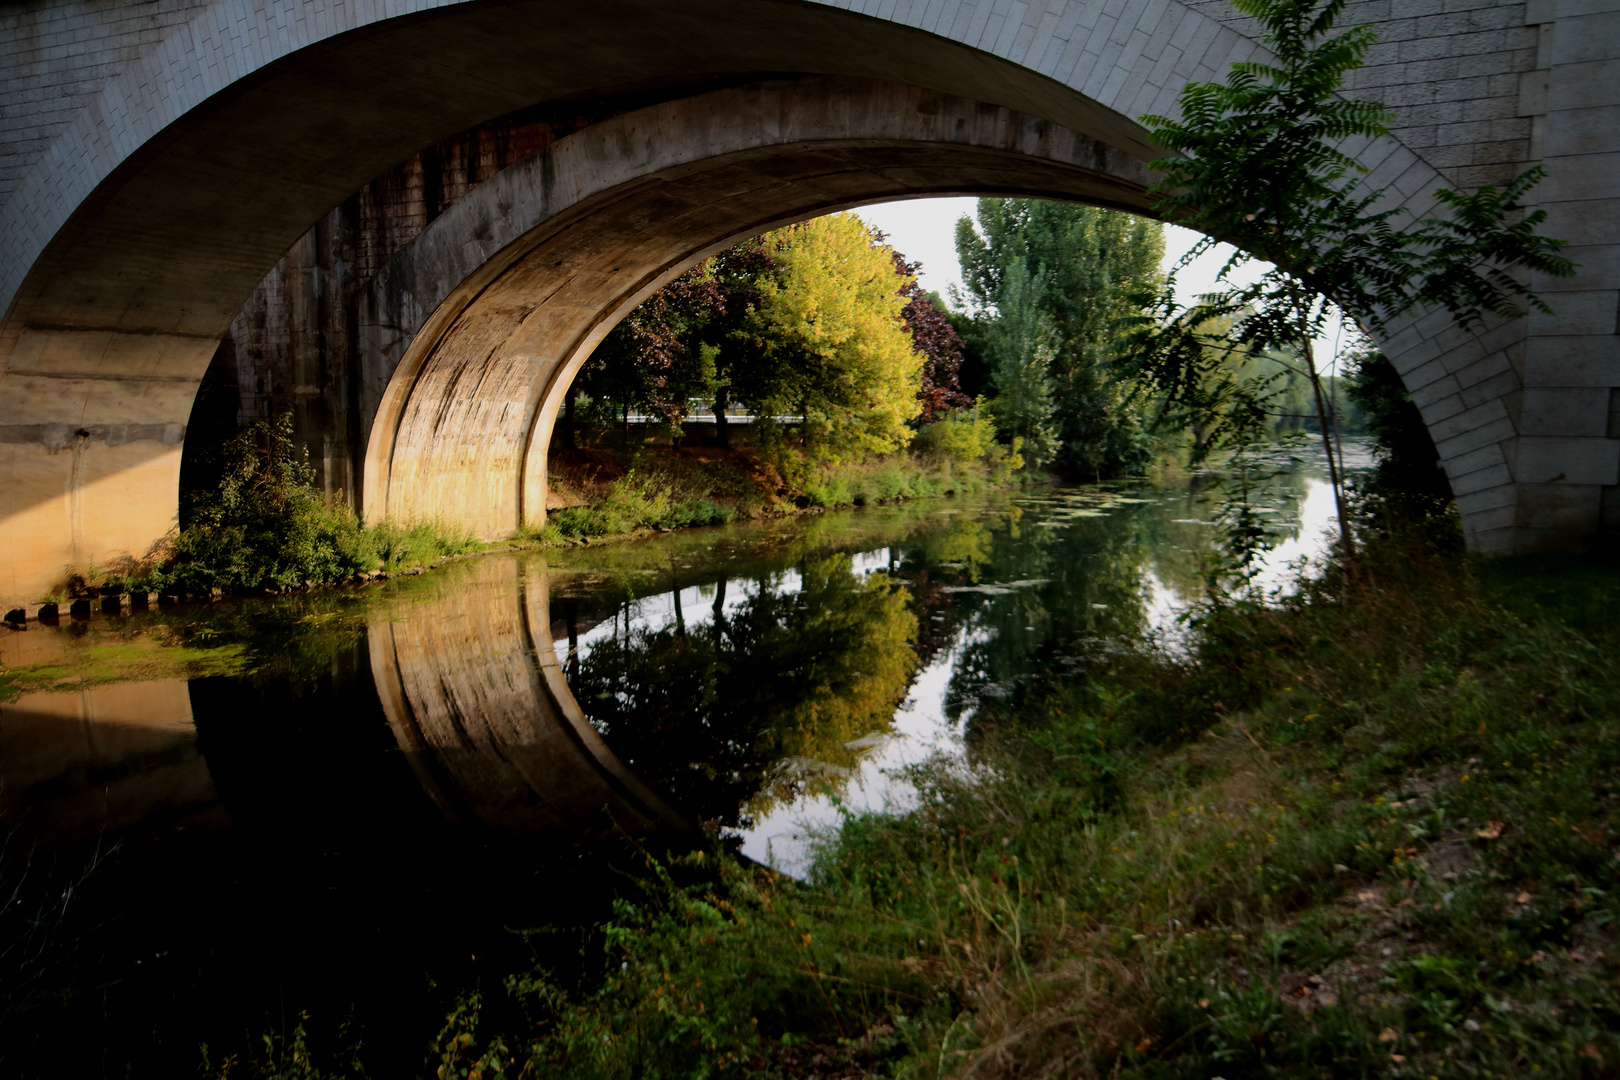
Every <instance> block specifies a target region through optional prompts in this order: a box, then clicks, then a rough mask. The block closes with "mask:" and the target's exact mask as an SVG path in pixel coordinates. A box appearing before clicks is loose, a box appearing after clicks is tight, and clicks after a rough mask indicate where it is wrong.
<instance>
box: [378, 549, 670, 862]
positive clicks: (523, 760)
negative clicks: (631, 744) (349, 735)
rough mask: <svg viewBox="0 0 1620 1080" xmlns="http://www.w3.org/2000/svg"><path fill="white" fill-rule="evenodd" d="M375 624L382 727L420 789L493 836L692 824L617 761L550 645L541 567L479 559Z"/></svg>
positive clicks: (464, 823) (665, 828)
mask: <svg viewBox="0 0 1620 1080" xmlns="http://www.w3.org/2000/svg"><path fill="white" fill-rule="evenodd" d="M435 584H436V585H438V586H439V587H438V588H436V589H431V588H430V589H427V590H422V591H420V592H415V593H414V595H413V596H412V598H411V599H410V600H409V601H408V602H406V603H403V604H401V605H400V606H399V607H397V608H395V609H393V610H392V611H391V612H390V613H389V616H388V621H386V622H383V621H377V622H374V623H373V624H372V626H371V628H370V633H369V640H370V650H371V668H372V674H373V676H374V677H375V679H376V683H377V693H378V696H379V698H380V699H381V701H382V706H383V712H384V713H385V714H386V715H387V717H388V723H389V726H390V727H391V728H392V729H393V732H394V737H395V738H396V739H397V740H398V742H399V745H400V747H401V749H403V750H404V751H405V753H406V755H407V757H408V758H409V760H410V762H411V766H412V768H414V769H415V770H416V774H417V776H418V778H419V779H420V780H421V782H422V785H423V787H424V788H426V790H427V792H428V794H429V795H430V796H432V798H433V799H434V801H435V802H436V803H437V804H438V805H439V807H440V809H441V810H443V811H444V813H445V814H446V815H448V816H449V817H450V818H452V819H453V820H455V821H456V822H457V823H458V824H460V825H462V826H463V827H464V828H467V829H469V830H472V831H474V832H480V833H484V834H492V835H494V836H496V837H505V838H509V837H518V836H524V835H529V834H535V833H548V832H568V833H573V834H576V835H577V834H579V833H581V832H587V833H588V832H591V831H606V830H609V829H613V828H620V829H624V830H626V831H629V832H633V833H638V834H645V833H669V834H679V833H686V832H690V831H691V830H692V823H691V820H690V819H689V818H686V817H683V816H682V815H681V814H680V813H678V812H677V811H676V810H674V809H673V808H671V807H670V806H669V805H668V804H666V803H665V802H664V800H663V799H662V798H660V797H659V796H658V795H657V794H656V793H655V792H654V791H652V789H651V788H649V787H648V786H647V785H646V784H644V783H643V782H642V781H641V780H640V779H638V778H637V777H636V776H635V775H634V774H633V773H632V772H631V771H630V770H629V769H628V768H626V767H625V765H624V764H623V763H622V762H621V761H620V760H619V759H618V758H617V757H615V756H614V754H613V752H612V750H610V749H609V748H608V746H607V744H606V743H605V742H603V740H602V738H601V736H600V735H598V734H597V732H596V731H595V729H593V728H592V727H591V725H590V723H589V722H588V721H587V720H586V719H585V715H584V713H583V711H582V710H581V709H580V707H579V703H578V702H577V701H576V700H575V699H574V695H573V694H572V693H571V692H570V691H569V689H568V685H567V683H566V681H565V680H564V679H563V675H562V671H561V669H560V668H559V666H558V661H557V656H556V653H555V652H554V651H553V649H552V645H551V640H552V639H551V635H550V626H551V617H550V583H549V581H548V579H547V574H546V571H545V568H544V565H543V564H528V565H525V564H524V563H522V562H520V561H519V560H517V559H514V558H501V557H495V558H485V559H479V560H476V561H475V562H474V563H473V564H472V565H469V566H468V567H467V568H466V571H465V573H463V574H459V575H456V576H455V578H454V580H449V581H445V582H436V583H435Z"/></svg>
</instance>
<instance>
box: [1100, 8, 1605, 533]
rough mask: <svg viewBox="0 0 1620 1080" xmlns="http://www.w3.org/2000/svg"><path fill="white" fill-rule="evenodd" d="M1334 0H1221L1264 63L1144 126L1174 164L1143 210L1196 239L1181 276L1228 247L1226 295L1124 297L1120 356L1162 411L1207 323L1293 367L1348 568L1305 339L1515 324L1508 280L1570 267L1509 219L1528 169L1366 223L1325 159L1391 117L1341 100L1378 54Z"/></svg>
mask: <svg viewBox="0 0 1620 1080" xmlns="http://www.w3.org/2000/svg"><path fill="white" fill-rule="evenodd" d="M1344 2H1345V0H1233V6H1234V7H1236V8H1237V9H1238V10H1239V11H1241V12H1243V13H1244V14H1246V15H1249V16H1251V17H1252V18H1254V19H1256V20H1257V21H1258V22H1259V23H1260V25H1261V27H1262V29H1263V30H1264V40H1265V43H1266V45H1267V46H1268V47H1269V48H1270V49H1271V50H1272V52H1273V53H1274V54H1275V55H1276V58H1277V60H1276V62H1275V63H1261V62H1245V63H1238V64H1234V65H1232V69H1231V71H1230V72H1229V74H1228V75H1227V78H1226V81H1225V82H1224V83H1192V84H1190V85H1188V86H1187V88H1186V89H1185V90H1183V91H1182V94H1181V97H1180V99H1179V100H1180V106H1181V118H1180V119H1179V120H1170V119H1167V118H1165V117H1157V116H1149V117H1144V118H1143V119H1144V123H1146V124H1147V125H1148V127H1149V130H1150V131H1151V132H1152V133H1153V136H1154V137H1155V138H1156V139H1157V140H1158V141H1159V142H1160V143H1161V144H1163V145H1164V146H1167V147H1169V148H1170V149H1171V150H1172V151H1173V152H1174V156H1171V157H1167V158H1165V159H1163V160H1161V161H1157V162H1155V163H1154V168H1156V169H1158V170H1159V171H1160V172H1161V174H1162V176H1161V179H1160V181H1159V183H1158V184H1156V185H1155V186H1154V188H1153V189H1152V190H1153V192H1154V193H1155V194H1157V195H1158V200H1157V201H1156V202H1155V204H1154V208H1155V211H1156V212H1157V213H1158V214H1159V215H1160V216H1161V217H1163V218H1164V219H1165V220H1169V221H1175V222H1177V223H1179V224H1182V225H1186V226H1188V227H1189V228H1194V229H1197V230H1199V231H1201V232H1203V233H1204V234H1206V236H1207V237H1209V239H1208V240H1206V241H1204V242H1203V243H1201V244H1199V245H1197V246H1195V247H1194V248H1193V250H1192V251H1190V252H1189V253H1188V255H1187V256H1186V257H1185V258H1184V260H1183V263H1182V265H1185V264H1186V263H1187V262H1190V261H1191V260H1192V259H1194V258H1196V257H1198V256H1199V255H1201V254H1203V252H1204V251H1205V250H1208V248H1209V246H1210V245H1212V244H1213V243H1215V242H1217V241H1226V242H1229V243H1232V244H1234V245H1235V246H1236V247H1237V249H1238V250H1237V253H1236V254H1235V255H1233V257H1232V258H1231V260H1229V261H1228V263H1227V264H1226V266H1225V268H1223V270H1222V272H1221V275H1220V280H1221V283H1222V285H1223V288H1222V289H1220V290H1219V291H1217V292H1214V293H1210V294H1207V295H1205V296H1202V297H1200V298H1199V301H1198V302H1197V303H1195V304H1193V305H1190V306H1185V305H1182V304H1180V303H1179V302H1178V301H1177V300H1176V298H1175V290H1174V274H1172V275H1171V276H1170V279H1169V280H1168V281H1167V282H1166V283H1165V286H1164V287H1163V288H1162V289H1160V290H1158V292H1157V293H1156V294H1154V293H1150V292H1147V291H1142V292H1139V293H1137V294H1136V296H1135V299H1136V301H1137V302H1138V303H1140V304H1141V305H1143V306H1144V307H1145V308H1147V309H1148V314H1146V315H1142V316H1134V317H1127V318H1126V319H1125V320H1122V322H1123V324H1124V325H1126V326H1127V327H1129V328H1130V329H1131V332H1130V333H1128V334H1127V335H1126V336H1125V338H1124V339H1123V341H1122V345H1123V349H1122V352H1123V353H1124V355H1126V356H1128V357H1131V358H1132V359H1133V360H1134V362H1135V364H1136V366H1137V370H1138V372H1139V374H1140V375H1141V377H1142V378H1143V379H1144V381H1145V382H1146V383H1147V384H1148V385H1149V386H1151V387H1152V388H1154V389H1155V390H1157V391H1158V392H1159V393H1161V394H1163V395H1164V396H1165V397H1166V399H1167V400H1169V401H1171V402H1175V403H1182V404H1187V405H1192V406H1194V407H1196V403H1197V397H1198V395H1199V393H1200V391H1199V389H1198V388H1199V386H1200V384H1201V382H1202V381H1203V380H1204V378H1205V377H1206V375H1207V374H1208V372H1209V370H1210V364H1211V359H1210V353H1209V350H1208V349H1207V348H1206V346H1207V345H1208V344H1209V342H1208V340H1207V337H1206V336H1204V335H1202V334H1201V333H1200V329H1201V328H1202V327H1205V326H1208V325H1210V324H1211V321H1212V320H1216V319H1221V318H1225V319H1228V320H1230V325H1231V329H1230V332H1229V333H1230V338H1231V340H1232V341H1233V342H1235V343H1236V344H1237V346H1239V347H1240V348H1242V349H1244V350H1247V351H1249V352H1250V353H1252V354H1255V355H1259V354H1263V353H1265V352H1266V351H1267V350H1276V351H1277V352H1278V353H1280V354H1282V355H1283V356H1286V357H1289V358H1290V360H1291V362H1292V364H1293V366H1294V369H1295V370H1297V371H1298V372H1300V373H1301V374H1302V375H1303V376H1304V377H1305V378H1306V379H1308V380H1309V382H1310V384H1311V388H1312V393H1313V397H1314V401H1315V406H1316V413H1317V422H1318V427H1319V429H1320V432H1321V438H1322V442H1323V447H1324V449H1325V451H1326V453H1327V458H1328V470H1329V478H1330V480H1331V482H1332V484H1333V489H1334V495H1335V498H1336V499H1337V501H1338V509H1339V524H1340V543H1341V545H1342V547H1343V549H1344V551H1345V553H1346V554H1347V555H1348V554H1350V553H1351V552H1352V551H1353V541H1352V537H1351V533H1350V519H1349V514H1348V512H1347V508H1346V506H1345V501H1344V485H1343V479H1342V476H1341V469H1340V463H1339V455H1338V452H1337V441H1336V438H1335V435H1334V428H1335V423H1334V419H1335V415H1336V413H1335V410H1334V408H1333V404H1332V401H1331V400H1330V398H1329V396H1328V395H1327V393H1326V392H1325V388H1324V382H1323V378H1322V365H1321V364H1320V363H1319V361H1318V359H1317V357H1316V355H1315V353H1314V344H1313V343H1314V340H1315V339H1316V338H1317V337H1319V336H1321V335H1322V333H1323V331H1324V329H1325V327H1326V326H1327V325H1328V324H1329V323H1330V321H1331V319H1332V318H1333V316H1334V315H1335V314H1337V313H1341V312H1342V313H1343V314H1345V315H1348V316H1349V317H1351V318H1353V319H1354V320H1355V321H1357V322H1358V323H1359V324H1360V325H1361V326H1362V327H1364V328H1365V329H1367V330H1368V331H1371V332H1376V331H1378V330H1379V329H1381V328H1383V327H1385V326H1387V325H1388V323H1389V322H1390V320H1392V319H1394V318H1396V317H1398V316H1401V315H1404V314H1407V313H1409V312H1411V311H1413V310H1415V309H1424V308H1434V307H1439V308H1443V309H1445V310H1448V311H1450V312H1452V314H1453V316H1454V318H1455V319H1456V321H1457V322H1458V323H1459V324H1460V325H1461V327H1462V328H1463V329H1465V330H1466V329H1470V328H1474V327H1477V326H1479V325H1480V324H1482V323H1483V322H1484V321H1485V320H1486V319H1487V318H1488V317H1492V316H1494V317H1499V318H1517V317H1519V316H1521V315H1523V314H1524V308H1523V307H1521V305H1528V306H1531V307H1535V308H1537V309H1539V310H1543V311H1545V310H1547V309H1546V305H1545V304H1544V303H1542V302H1541V301H1540V300H1539V299H1537V298H1536V297H1535V296H1534V295H1533V294H1532V293H1531V292H1530V290H1529V288H1528V286H1526V285H1525V284H1524V283H1523V282H1522V281H1521V280H1520V279H1519V277H1518V276H1516V272H1517V271H1519V270H1521V269H1522V270H1532V271H1539V272H1542V273H1547V274H1553V275H1568V274H1572V273H1573V272H1574V268H1573V266H1572V264H1570V262H1569V261H1568V260H1567V259H1564V258H1562V257H1560V256H1559V255H1558V254H1557V250H1558V249H1559V248H1560V247H1562V246H1563V245H1562V242H1560V241H1556V240H1550V239H1547V238H1545V237H1541V236H1537V235H1536V233H1535V227H1536V226H1537V225H1539V224H1541V223H1542V222H1543V221H1544V220H1545V217H1546V214H1545V212H1544V211H1539V210H1538V211H1535V212H1532V213H1523V214H1521V213H1519V212H1518V211H1519V207H1518V205H1517V203H1518V200H1519V199H1520V198H1521V197H1522V196H1523V195H1524V194H1525V192H1527V191H1528V190H1529V189H1530V188H1531V187H1532V186H1533V185H1534V184H1535V183H1536V182H1537V181H1538V180H1539V179H1540V177H1541V169H1540V168H1539V167H1538V168H1536V169H1532V170H1530V171H1529V172H1527V173H1525V174H1524V175H1522V176H1520V177H1519V178H1517V179H1516V180H1514V181H1512V182H1511V183H1509V184H1507V185H1505V186H1503V187H1502V188H1500V189H1499V188H1497V187H1495V186H1492V185H1487V186H1485V187H1482V188H1480V189H1479V190H1478V191H1477V192H1476V193H1475V194H1473V195H1462V194H1459V193H1458V192H1455V191H1451V190H1449V189H1443V190H1441V191H1439V192H1437V193H1436V198H1437V200H1438V202H1439V203H1440V206H1441V208H1442V209H1443V210H1444V211H1446V212H1447V216H1446V217H1443V218H1429V219H1425V220H1423V221H1420V222H1417V223H1415V224H1414V225H1413V226H1412V227H1410V228H1407V229H1404V230H1403V229H1398V228H1397V227H1396V220H1397V219H1398V217H1399V216H1400V215H1401V213H1402V211H1401V210H1399V209H1382V210H1381V209H1378V207H1379V206H1380V205H1381V203H1382V200H1383V194H1384V193H1383V191H1382V190H1374V191H1367V190H1365V189H1363V188H1362V187H1361V186H1360V183H1359V181H1358V180H1357V179H1356V178H1355V177H1354V175H1353V174H1354V173H1355V172H1357V171H1364V170H1362V169H1361V167H1360V166H1359V165H1358V164H1357V163H1356V162H1355V161H1354V160H1353V159H1352V158H1350V157H1349V156H1348V155H1346V154H1345V153H1344V152H1343V151H1342V150H1341V149H1339V147H1340V144H1341V143H1342V141H1343V140H1345V139H1348V138H1352V137H1358V136H1359V137H1364V138H1371V137H1377V136H1381V135H1385V134H1387V133H1388V124H1389V121H1390V119H1391V114H1390V113H1388V112H1387V111H1386V110H1385V109H1384V108H1383V107H1382V106H1381V105H1378V104H1377V103H1374V102H1368V101H1354V100H1346V99H1343V98H1340V97H1339V96H1338V95H1337V91H1338V89H1339V86H1340V84H1341V83H1342V81H1343V79H1344V75H1345V73H1346V72H1348V71H1350V70H1353V69H1354V68H1356V67H1359V66H1360V64H1361V63H1362V60H1363V59H1364V57H1365V55H1366V52H1367V49H1368V48H1369V47H1371V45H1372V43H1373V41H1374V35H1373V32H1372V31H1371V29H1369V28H1367V27H1354V28H1351V29H1349V30H1346V31H1343V32H1340V33H1334V24H1335V22H1336V20H1337V19H1338V16H1339V14H1340V13H1341V12H1342V11H1343V8H1344ZM1253 261H1260V262H1264V263H1269V264H1271V268H1270V269H1269V270H1267V271H1266V272H1265V273H1264V274H1263V275H1262V276H1261V277H1260V278H1259V279H1258V280H1257V281H1256V282H1254V283H1253V284H1249V285H1238V284H1235V276H1234V271H1236V270H1237V269H1238V268H1239V267H1241V266H1243V265H1245V264H1247V263H1250V262H1253ZM1234 392H1236V393H1244V392H1250V393H1253V394H1254V395H1255V396H1256V401H1257V402H1260V403H1261V404H1262V406H1263V401H1264V395H1265V393H1266V391H1265V390H1264V389H1263V388H1250V389H1248V390H1245V388H1244V387H1241V386H1239V387H1237V388H1235V390H1234Z"/></svg>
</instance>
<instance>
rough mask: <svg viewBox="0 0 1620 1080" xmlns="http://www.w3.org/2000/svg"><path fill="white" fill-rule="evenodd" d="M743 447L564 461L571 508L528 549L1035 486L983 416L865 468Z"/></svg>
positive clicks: (561, 470)
mask: <svg viewBox="0 0 1620 1080" xmlns="http://www.w3.org/2000/svg"><path fill="white" fill-rule="evenodd" d="M758 435H763V437H762V438H756V436H758ZM733 446H734V448H731V449H724V450H721V449H718V448H715V447H702V446H688V447H686V448H684V449H675V448H673V447H670V446H668V445H657V446H651V445H647V444H646V443H645V442H634V443H632V442H630V441H628V440H626V441H625V443H624V444H623V445H621V446H619V447H617V448H611V447H608V446H602V447H599V448H596V449H589V450H583V449H582V450H574V451H566V450H565V451H558V450H553V453H552V460H551V478H550V479H551V487H552V490H553V492H555V493H556V494H557V495H558V496H559V498H560V499H561V500H562V501H563V503H564V504H565V505H564V506H562V507H560V508H558V509H555V510H552V511H551V512H550V513H549V514H548V515H547V519H548V520H547V523H546V526H545V528H543V529H539V530H535V531H534V532H532V533H528V534H526V536H525V538H526V539H531V540H536V541H540V542H542V543H560V542H564V541H567V540H578V539H584V538H597V537H609V536H622V535H628V534H631V533H635V532H637V531H640V530H646V529H654V530H660V531H664V530H669V529H679V528H686V527H689V526H694V525H720V524H725V523H727V522H730V521H735V520H739V519H748V518H760V517H767V516H770V515H773V514H786V513H793V512H795V511H797V510H800V509H804V508H817V509H828V510H831V509H837V508H840V507H846V506H869V505H875V504H879V503H890V502H896V501H899V500H904V499H918V498H930V497H937V496H944V495H965V494H971V493H974V492H978V491H983V490H986V489H988V488H992V487H998V486H1001V485H1004V484H1006V483H1008V482H1010V481H1012V480H1014V479H1015V478H1017V479H1028V477H1027V476H1021V475H1016V474H1017V473H1018V470H1019V469H1020V468H1021V467H1022V464H1023V463H1022V460H1021V459H1020V458H1019V456H1018V454H1017V450H1016V448H1015V447H1014V448H1008V447H1005V446H1002V445H1000V444H998V443H997V442H996V441H995V428H994V425H993V424H992V423H991V421H990V420H989V419H988V418H987V417H982V416H980V415H979V412H978V411H977V410H966V411H963V412H960V413H957V414H952V415H947V416H946V417H945V418H944V419H942V420H941V421H939V422H937V423H934V424H928V425H926V426H924V427H923V428H922V429H921V430H920V431H919V432H918V433H917V436H916V438H915V439H914V440H913V442H912V445H911V446H910V447H909V448H908V449H907V450H905V451H903V452H899V453H895V454H889V455H884V456H881V457H875V458H869V459H865V460H855V461H843V460H829V459H827V458H824V457H821V456H819V455H817V454H814V453H810V452H807V451H806V450H805V449H804V448H803V447H802V446H800V445H797V444H796V443H795V442H794V438H793V436H792V435H791V434H787V433H784V432H783V431H782V430H781V429H779V428H774V427H773V428H772V429H771V430H770V431H768V432H762V433H756V432H753V431H751V430H749V429H744V432H743V433H739V434H737V435H734V436H733Z"/></svg>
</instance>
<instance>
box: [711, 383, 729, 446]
mask: <svg viewBox="0 0 1620 1080" xmlns="http://www.w3.org/2000/svg"><path fill="white" fill-rule="evenodd" d="M730 404H731V402H730V401H729V400H728V395H727V394H726V387H724V386H721V387H720V388H719V389H717V390H716V391H715V392H714V438H715V441H716V442H718V443H719V444H720V449H722V450H730V449H731V428H730V426H729V425H728V424H727V422H726V408H727V407H728V406H729V405H730Z"/></svg>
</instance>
